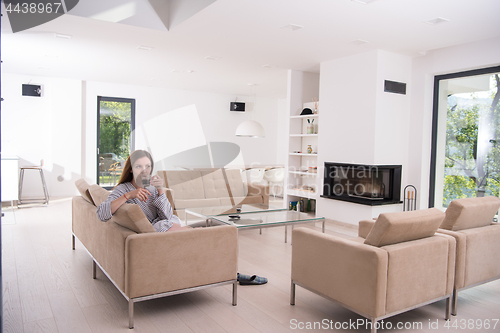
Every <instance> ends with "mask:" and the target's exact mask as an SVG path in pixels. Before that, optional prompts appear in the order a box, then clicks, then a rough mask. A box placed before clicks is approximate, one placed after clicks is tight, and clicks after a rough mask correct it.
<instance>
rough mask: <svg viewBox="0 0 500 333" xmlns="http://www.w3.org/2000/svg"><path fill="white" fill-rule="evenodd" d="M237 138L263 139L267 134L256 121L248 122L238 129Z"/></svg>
mask: <svg viewBox="0 0 500 333" xmlns="http://www.w3.org/2000/svg"><path fill="white" fill-rule="evenodd" d="M236 136H244V137H250V138H263V137H265V136H266V134H265V133H264V127H262V125H261V124H259V123H258V122H256V121H254V120H246V121H244V122H242V123H241V124H240V125H239V126H238V128H236Z"/></svg>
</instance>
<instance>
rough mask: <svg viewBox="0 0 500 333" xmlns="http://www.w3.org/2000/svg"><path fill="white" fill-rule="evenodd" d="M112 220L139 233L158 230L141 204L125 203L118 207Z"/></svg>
mask: <svg viewBox="0 0 500 333" xmlns="http://www.w3.org/2000/svg"><path fill="white" fill-rule="evenodd" d="M111 220H112V221H114V222H115V223H117V224H119V225H121V226H122V227H125V228H127V229H130V230H132V231H135V232H137V233H139V234H140V233H145V232H156V231H155V229H154V228H153V225H152V224H151V222H149V220H148V218H147V217H146V215H145V214H144V212H143V211H142V209H141V207H139V205H135V204H123V205H121V206H120V208H118V210H117V211H116V212H115V214H114V215H113V217H112V218H111Z"/></svg>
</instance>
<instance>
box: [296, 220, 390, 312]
mask: <svg viewBox="0 0 500 333" xmlns="http://www.w3.org/2000/svg"><path fill="white" fill-rule="evenodd" d="M292 243H293V246H292V280H294V281H295V282H297V283H299V284H301V285H304V286H306V287H307V288H309V289H312V290H314V291H317V292H319V293H321V294H323V295H326V296H328V297H330V298H332V299H335V300H337V301H339V302H341V303H343V304H344V305H347V306H348V307H351V308H353V309H357V310H359V311H361V312H363V313H365V314H367V315H370V316H373V317H379V316H381V315H383V314H385V302H386V301H385V297H386V286H387V262H388V256H387V251H385V250H384V249H381V248H378V247H375V246H371V245H366V244H362V243H358V242H354V241H351V240H349V239H344V238H339V237H336V236H333V235H327V234H323V233H319V232H316V231H313V230H311V229H308V228H296V229H294V230H293V232H292Z"/></svg>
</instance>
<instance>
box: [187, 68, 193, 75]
mask: <svg viewBox="0 0 500 333" xmlns="http://www.w3.org/2000/svg"><path fill="white" fill-rule="evenodd" d="M186 73H188V74H192V73H194V71H193V70H192V69H188V70H187V71H186Z"/></svg>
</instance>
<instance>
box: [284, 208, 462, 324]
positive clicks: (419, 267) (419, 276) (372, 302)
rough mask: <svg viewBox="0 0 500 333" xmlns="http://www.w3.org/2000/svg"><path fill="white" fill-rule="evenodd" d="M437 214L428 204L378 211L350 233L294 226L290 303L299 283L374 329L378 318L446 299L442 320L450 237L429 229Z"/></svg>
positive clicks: (451, 264) (449, 281)
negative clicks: (412, 208) (343, 235)
mask: <svg viewBox="0 0 500 333" xmlns="http://www.w3.org/2000/svg"><path fill="white" fill-rule="evenodd" d="M443 219H444V213H443V212H441V211H439V210H438V209H434V208H433V209H427V210H418V211H412V212H402V213H386V214H381V215H380V216H379V218H378V219H377V221H376V222H373V221H367V222H363V223H361V224H362V227H361V228H360V236H359V237H357V238H353V239H344V238H339V237H335V236H333V235H327V234H323V233H319V232H316V231H313V230H311V229H307V228H297V229H295V230H294V231H293V233H292V240H293V247H292V284H291V292H290V304H292V305H294V304H295V285H298V286H301V287H303V288H305V289H307V290H309V291H312V292H314V293H316V294H318V295H321V296H323V297H326V298H328V299H330V300H332V301H334V302H336V303H339V304H340V305H342V306H344V307H345V308H347V309H349V310H351V311H353V312H356V313H358V314H360V315H362V316H364V317H366V318H368V319H370V320H371V323H369V324H371V331H372V332H373V333H375V332H376V331H377V322H378V321H379V320H382V319H384V318H388V317H391V316H394V315H396V314H399V313H402V312H406V311H409V310H412V309H414V308H416V307H419V306H423V305H426V304H429V303H433V302H435V301H438V300H441V299H446V301H447V302H446V314H445V318H446V319H447V320H448V319H449V312H450V298H451V295H452V292H453V278H454V271H455V239H454V238H453V237H451V236H447V235H438V234H435V232H436V230H437V229H438V227H439V225H440V224H441V222H442V221H443ZM363 236H366V238H364V237H363Z"/></svg>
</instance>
